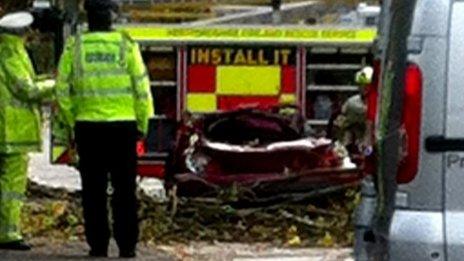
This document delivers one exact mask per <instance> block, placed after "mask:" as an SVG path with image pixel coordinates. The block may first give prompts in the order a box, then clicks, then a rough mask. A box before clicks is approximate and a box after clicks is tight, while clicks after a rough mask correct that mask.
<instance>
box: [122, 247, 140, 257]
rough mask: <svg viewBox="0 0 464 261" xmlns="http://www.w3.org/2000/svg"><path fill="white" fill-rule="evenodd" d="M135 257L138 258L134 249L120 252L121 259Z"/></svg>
mask: <svg viewBox="0 0 464 261" xmlns="http://www.w3.org/2000/svg"><path fill="white" fill-rule="evenodd" d="M135 256H136V253H135V250H133V249H130V250H120V251H119V257H121V258H133V257H135Z"/></svg>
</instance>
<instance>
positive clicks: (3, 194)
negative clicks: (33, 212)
mask: <svg viewBox="0 0 464 261" xmlns="http://www.w3.org/2000/svg"><path fill="white" fill-rule="evenodd" d="M32 21H33V18H32V16H31V15H30V14H29V13H26V12H18V13H12V14H8V15H5V16H4V17H2V18H1V19H0V57H1V59H0V249H13V250H29V249H30V246H29V245H27V244H26V243H25V242H24V241H23V239H22V237H21V233H20V227H19V224H20V213H21V207H22V204H23V202H22V201H23V199H24V193H25V190H26V183H27V166H28V156H27V153H28V152H33V151H39V150H40V149H41V138H40V137H41V131H40V128H41V123H40V114H39V112H40V111H39V108H40V102H41V101H42V100H43V99H44V98H47V97H48V96H51V94H52V87H53V84H52V85H49V86H48V87H47V86H45V85H40V84H39V83H38V81H37V77H36V75H35V73H34V69H33V66H32V63H31V61H30V59H29V56H28V55H27V52H26V50H25V47H24V42H23V39H22V37H21V36H20V35H21V32H22V31H24V29H25V28H26V27H28V26H29V25H30V24H31V23H32Z"/></svg>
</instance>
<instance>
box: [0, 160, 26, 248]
mask: <svg viewBox="0 0 464 261" xmlns="http://www.w3.org/2000/svg"><path fill="white" fill-rule="evenodd" d="M28 161H29V159H28V156H27V154H24V153H19V154H0V243H7V242H12V241H17V240H21V239H22V236H21V231H20V221H21V208H22V206H23V202H24V199H25V192H26V184H27V165H28Z"/></svg>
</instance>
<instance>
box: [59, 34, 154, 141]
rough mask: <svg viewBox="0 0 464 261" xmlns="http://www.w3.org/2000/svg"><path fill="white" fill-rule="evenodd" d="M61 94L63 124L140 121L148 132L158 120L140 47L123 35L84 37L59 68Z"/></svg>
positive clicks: (73, 40)
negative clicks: (154, 119)
mask: <svg viewBox="0 0 464 261" xmlns="http://www.w3.org/2000/svg"><path fill="white" fill-rule="evenodd" d="M56 95H57V99H58V104H59V108H60V115H61V118H62V120H64V121H65V123H66V124H67V125H68V126H69V127H71V128H72V127H73V126H74V124H75V122H76V121H91V122H111V121H137V126H138V129H139V131H141V132H143V133H146V132H147V129H148V119H149V118H150V117H152V116H153V113H154V112H153V101H152V96H151V92H150V82H149V79H148V74H147V71H146V68H145V64H144V63H143V60H142V56H141V54H140V50H139V47H138V45H137V43H135V42H134V41H132V40H131V39H130V38H129V37H128V36H126V35H125V34H124V33H121V32H95V33H84V34H78V35H77V36H75V37H72V38H70V39H69V40H68V42H67V44H66V47H65V50H64V53H63V55H62V57H61V60H60V64H59V67H58V78H57V84H56Z"/></svg>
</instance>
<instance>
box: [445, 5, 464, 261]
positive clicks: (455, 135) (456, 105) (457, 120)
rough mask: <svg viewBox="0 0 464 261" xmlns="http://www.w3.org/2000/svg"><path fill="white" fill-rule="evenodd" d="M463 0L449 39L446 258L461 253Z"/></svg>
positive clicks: (463, 251)
mask: <svg viewBox="0 0 464 261" xmlns="http://www.w3.org/2000/svg"><path fill="white" fill-rule="evenodd" d="M463 14H464V2H462V1H459V2H458V1H456V2H455V3H454V5H453V11H452V16H451V28H450V38H449V41H450V42H449V48H450V49H449V57H448V90H447V91H448V95H447V96H448V97H447V113H446V137H445V138H444V139H443V140H442V144H441V145H442V148H441V149H442V151H443V152H445V157H446V165H445V168H446V171H445V188H446V189H445V191H446V192H445V231H446V245H447V252H448V260H462V257H463V256H464V114H463V112H464V98H463V97H464V16H463Z"/></svg>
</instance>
